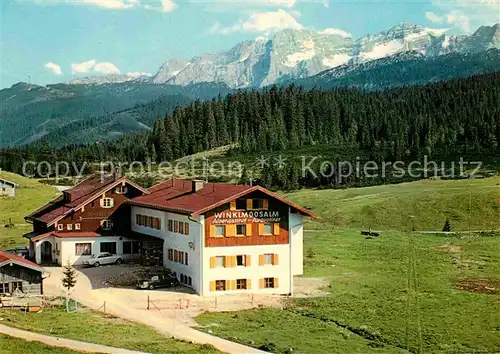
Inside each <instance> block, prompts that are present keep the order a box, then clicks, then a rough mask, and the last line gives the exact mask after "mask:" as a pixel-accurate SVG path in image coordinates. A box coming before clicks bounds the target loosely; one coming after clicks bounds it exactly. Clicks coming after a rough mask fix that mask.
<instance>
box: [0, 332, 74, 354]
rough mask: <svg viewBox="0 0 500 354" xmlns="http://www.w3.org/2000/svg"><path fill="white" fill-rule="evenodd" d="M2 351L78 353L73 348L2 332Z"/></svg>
mask: <svg viewBox="0 0 500 354" xmlns="http://www.w3.org/2000/svg"><path fill="white" fill-rule="evenodd" d="M0 353H3V354H27V353H33V354H76V353H81V352H75V351H73V350H69V349H64V348H55V347H50V346H48V345H45V344H43V343H40V342H30V341H25V340H23V339H19V338H14V337H9V336H5V335H3V334H0Z"/></svg>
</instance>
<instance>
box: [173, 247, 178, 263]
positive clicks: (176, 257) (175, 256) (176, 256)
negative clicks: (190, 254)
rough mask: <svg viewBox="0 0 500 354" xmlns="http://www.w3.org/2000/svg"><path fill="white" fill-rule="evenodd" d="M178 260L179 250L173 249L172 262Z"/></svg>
mask: <svg viewBox="0 0 500 354" xmlns="http://www.w3.org/2000/svg"><path fill="white" fill-rule="evenodd" d="M178 261H179V251H177V250H175V251H174V262H178Z"/></svg>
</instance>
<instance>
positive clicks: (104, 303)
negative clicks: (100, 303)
mask: <svg viewBox="0 0 500 354" xmlns="http://www.w3.org/2000/svg"><path fill="white" fill-rule="evenodd" d="M104 313H106V301H104Z"/></svg>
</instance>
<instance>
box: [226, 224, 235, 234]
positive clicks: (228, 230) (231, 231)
mask: <svg viewBox="0 0 500 354" xmlns="http://www.w3.org/2000/svg"><path fill="white" fill-rule="evenodd" d="M235 236H236V225H235V224H227V225H226V237H235Z"/></svg>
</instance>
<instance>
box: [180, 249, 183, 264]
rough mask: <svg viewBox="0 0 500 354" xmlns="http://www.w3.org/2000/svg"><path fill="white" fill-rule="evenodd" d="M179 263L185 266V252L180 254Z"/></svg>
mask: <svg viewBox="0 0 500 354" xmlns="http://www.w3.org/2000/svg"><path fill="white" fill-rule="evenodd" d="M179 263H181V264H184V252H179Z"/></svg>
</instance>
